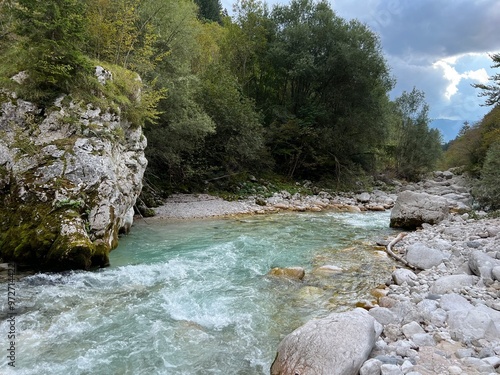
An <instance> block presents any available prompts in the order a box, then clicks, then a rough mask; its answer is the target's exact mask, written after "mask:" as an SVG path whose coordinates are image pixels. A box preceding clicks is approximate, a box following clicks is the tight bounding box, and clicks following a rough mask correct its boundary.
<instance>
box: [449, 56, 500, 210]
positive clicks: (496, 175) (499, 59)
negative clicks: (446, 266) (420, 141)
mask: <svg viewBox="0 0 500 375" xmlns="http://www.w3.org/2000/svg"><path fill="white" fill-rule="evenodd" d="M491 57H492V60H493V65H492V67H493V68H500V54H494V55H492V56H491ZM491 81H492V83H491V84H488V85H484V84H477V85H475V86H476V87H477V88H478V89H480V90H481V91H480V93H479V94H480V95H481V96H484V97H486V101H485V104H486V105H489V106H492V107H493V108H492V110H491V111H490V112H489V113H488V114H487V115H486V116H484V118H483V119H482V120H481V121H479V122H478V123H476V124H472V125H471V124H469V123H464V126H463V127H462V129H461V130H460V133H459V134H458V136H457V138H456V139H454V140H453V141H451V142H450V144H449V146H448V149H447V151H446V153H445V157H444V167H446V168H449V167H464V168H465V170H466V171H467V172H469V174H470V175H471V176H473V177H475V178H477V179H478V180H477V182H476V186H475V189H474V193H475V196H476V198H477V200H478V203H479V204H481V205H482V206H483V207H486V208H490V209H499V208H500V106H499V103H500V73H497V74H495V75H494V76H493V77H491Z"/></svg>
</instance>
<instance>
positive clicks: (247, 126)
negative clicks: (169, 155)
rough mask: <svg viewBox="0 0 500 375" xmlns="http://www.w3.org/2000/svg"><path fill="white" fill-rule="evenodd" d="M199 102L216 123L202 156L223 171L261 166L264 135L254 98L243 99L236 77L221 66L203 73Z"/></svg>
mask: <svg viewBox="0 0 500 375" xmlns="http://www.w3.org/2000/svg"><path fill="white" fill-rule="evenodd" d="M203 78H204V80H203V91H202V92H201V96H200V99H199V100H200V102H201V103H202V105H203V107H204V109H205V112H206V113H207V114H208V115H209V116H210V118H211V119H212V120H213V121H214V123H215V124H216V128H215V133H214V134H212V135H209V136H208V137H207V139H206V141H205V148H204V159H205V160H207V162H208V163H209V164H210V165H217V166H219V167H220V169H221V170H222V171H223V172H224V173H234V172H235V171H241V170H242V169H243V170H256V169H258V168H259V166H261V165H262V162H261V160H262V156H263V155H264V137H263V128H262V125H261V122H260V117H259V115H258V114H257V112H256V111H255V108H254V103H253V101H251V100H249V99H248V98H246V97H245V96H244V95H243V94H242V92H241V88H240V86H239V85H238V83H237V81H236V78H235V77H234V76H233V75H232V74H231V73H230V72H229V71H228V70H226V69H224V67H222V66H214V67H212V69H210V70H208V71H207V72H206V73H205V74H204V77H203Z"/></svg>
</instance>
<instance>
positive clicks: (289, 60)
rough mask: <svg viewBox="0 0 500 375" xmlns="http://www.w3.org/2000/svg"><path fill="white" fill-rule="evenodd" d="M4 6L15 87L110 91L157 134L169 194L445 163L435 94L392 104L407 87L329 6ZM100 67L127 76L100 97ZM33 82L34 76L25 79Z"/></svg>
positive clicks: (83, 93)
mask: <svg viewBox="0 0 500 375" xmlns="http://www.w3.org/2000/svg"><path fill="white" fill-rule="evenodd" d="M0 4H1V8H2V9H1V12H0V28H1V29H0V35H1V39H0V54H1V58H2V60H3V62H4V63H3V64H2V66H1V68H0V77H1V84H2V86H3V87H5V88H8V89H10V90H14V91H16V92H17V93H18V95H19V97H23V98H26V99H28V100H32V101H35V102H37V103H39V104H41V105H45V106H50V105H51V103H52V102H53V101H54V99H55V98H57V97H59V96H60V95H61V94H71V95H72V97H73V98H76V99H79V100H83V101H85V100H88V98H89V96H93V98H94V99H95V98H96V97H97V98H98V97H99V95H98V94H99V90H107V91H108V92H107V95H108V97H109V96H111V97H112V98H114V100H115V102H116V103H119V104H120V106H121V107H125V108H127V110H126V113H125V115H126V116H128V117H129V118H130V119H132V120H133V121H134V122H136V123H139V124H142V125H143V126H144V129H145V133H146V136H147V138H148V149H147V157H148V160H149V167H148V170H147V177H146V181H147V184H148V185H149V186H152V187H154V188H155V190H158V191H164V192H172V191H193V190H200V189H203V188H205V187H206V185H205V183H206V181H219V182H230V181H231V180H232V179H245V178H246V176H247V175H248V174H253V175H256V176H257V177H259V176H264V175H266V176H270V175H272V176H280V178H285V179H290V180H293V179H310V180H315V181H321V180H323V181H325V180H330V181H343V180H349V179H353V178H355V177H356V176H359V175H370V174H375V173H378V172H381V171H384V172H387V171H389V172H391V173H393V174H394V175H398V176H400V177H404V178H407V179H416V178H418V177H419V175H420V174H421V173H424V172H426V171H428V170H429V169H431V168H433V167H434V165H435V162H436V160H437V159H438V157H439V156H440V142H441V139H440V134H439V132H438V131H436V130H430V129H429V127H428V124H429V118H428V111H429V109H428V106H427V104H426V103H425V98H424V95H423V93H422V92H421V91H419V90H418V89H414V90H413V91H412V92H409V93H408V92H405V93H403V95H402V96H401V97H399V98H397V99H396V100H395V101H390V99H389V95H388V93H389V91H390V90H391V89H392V87H393V85H394V79H393V78H392V77H391V73H390V67H389V66H387V63H386V61H385V59H384V56H383V54H382V49H381V45H380V41H379V38H378V36H377V35H376V34H374V33H373V32H372V31H371V30H370V29H368V27H367V26H366V25H364V24H362V23H360V22H358V21H356V20H352V21H346V20H344V19H342V18H340V17H338V16H337V15H336V14H335V12H334V10H333V9H332V8H331V6H330V5H329V3H328V2H326V1H312V0H292V1H291V2H290V3H289V4H287V5H278V6H275V7H273V8H272V9H270V8H269V7H267V6H266V5H265V4H263V3H262V2H260V1H257V0H241V1H239V2H237V3H236V4H235V11H234V16H232V17H229V16H227V15H226V14H224V13H225V12H223V11H222V9H221V6H220V3H219V2H218V0H196V1H195V2H193V1H192V0H85V1H81V0H58V1H43V2H40V1H37V0H17V1H14V0H3V1H1V2H0ZM96 65H102V66H104V67H105V68H107V69H110V70H111V71H116V72H119V74H118V75H120V74H121V75H122V76H123V79H115V80H114V81H113V83H111V84H110V85H108V86H107V87H106V88H105V89H103V88H101V87H99V86H98V85H97V83H96V82H97V80H96V78H95V77H94V75H93V69H94V67H95V66H96ZM19 72H25V74H26V77H27V79H25V80H23V81H22V82H19V81H13V80H11V77H12V76H14V75H15V74H17V73H19ZM132 72H134V73H137V74H139V76H140V77H141V81H140V82H139V83H137V84H141V85H143V87H142V92H141V100H140V102H139V104H137V102H136V101H135V100H133V98H131V97H130V95H129V94H128V93H131V92H134V90H133V89H131V87H129V86H130V85H131V82H132V84H135V83H133V82H136V81H137V79H133V77H134V76H133V74H134V73H132ZM127 77H128V78H127ZM130 77H132V79H131V78H130ZM118 78H119V77H118Z"/></svg>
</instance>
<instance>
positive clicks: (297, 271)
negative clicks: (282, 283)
mask: <svg viewBox="0 0 500 375" xmlns="http://www.w3.org/2000/svg"><path fill="white" fill-rule="evenodd" d="M305 274H306V272H305V271H304V269H303V268H302V267H287V268H279V267H275V268H273V269H271V271H269V273H268V275H269V276H274V277H285V278H287V279H296V280H302V279H303V278H304V276H305Z"/></svg>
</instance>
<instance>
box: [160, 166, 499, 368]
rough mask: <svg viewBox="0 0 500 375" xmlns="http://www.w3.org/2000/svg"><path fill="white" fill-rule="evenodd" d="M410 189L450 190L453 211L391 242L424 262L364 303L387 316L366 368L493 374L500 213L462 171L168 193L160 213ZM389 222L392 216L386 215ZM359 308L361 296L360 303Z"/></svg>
mask: <svg viewBox="0 0 500 375" xmlns="http://www.w3.org/2000/svg"><path fill="white" fill-rule="evenodd" d="M405 190H411V191H418V192H426V193H429V194H431V195H436V196H441V197H445V198H446V199H448V200H449V202H450V208H451V214H450V216H449V219H448V220H445V221H443V222H441V223H439V224H437V225H425V224H424V225H423V227H422V228H421V229H419V230H417V231H414V232H409V233H407V235H406V236H405V237H404V239H403V240H401V241H400V242H399V243H397V244H396V245H395V246H394V248H393V251H395V252H396V253H397V254H398V255H400V256H402V257H403V258H405V259H407V260H408V259H409V260H411V262H410V263H414V265H416V266H417V268H419V270H418V271H415V270H410V269H408V268H407V267H405V266H404V265H403V264H399V263H398V262H395V267H396V268H397V269H396V271H395V272H394V273H393V275H392V279H391V280H388V281H387V283H386V285H385V286H381V287H380V288H378V289H377V290H375V291H374V296H376V297H374V299H373V300H372V301H366V305H365V306H364V307H365V308H366V309H367V310H369V314H370V315H371V316H372V317H374V318H375V319H376V320H377V321H378V322H379V323H381V324H382V326H383V330H382V333H381V335H380V337H379V338H378V340H377V341H376V344H375V346H374V348H373V351H372V353H371V355H370V357H369V360H368V361H366V362H365V364H364V365H363V367H362V369H361V374H363V375H378V374H410V375H418V374H421V375H430V374H443V375H445V374H450V375H453V374H492V373H498V372H499V371H500V370H499V369H500V302H499V297H500V260H499V259H500V219H487V218H478V217H483V216H484V213H479V215H478V216H475V217H476V218H474V219H473V218H471V215H470V214H469V213H468V212H467V211H468V210H470V204H471V202H472V200H471V197H470V194H469V189H468V187H467V183H466V181H465V179H463V178H462V177H461V176H454V175H449V174H446V173H444V174H443V173H437V174H436V175H435V176H434V178H432V179H429V180H426V181H422V182H420V183H418V184H408V185H402V186H400V187H398V188H397V189H395V190H394V192H391V193H387V192H383V191H377V190H375V191H373V192H370V193H368V192H366V193H361V194H343V195H338V196H332V195H330V194H329V193H325V192H320V193H319V194H317V195H314V196H301V195H299V194H295V195H291V194H289V193H287V192H285V191H283V192H280V193H275V194H274V195H273V196H272V197H268V198H262V197H250V198H249V199H246V200H241V201H235V202H228V201H224V200H222V199H220V198H216V197H213V196H209V195H178V196H172V197H170V198H169V199H168V200H167V201H166V202H165V204H164V205H163V206H161V207H159V208H157V209H156V213H157V218H162V219H190V218H204V217H215V216H235V215H246V214H267V213H272V212H279V211H284V210H289V211H318V212H319V211H323V210H335V211H346V212H358V211H359V212H360V211H365V210H375V211H377V210H379V211H382V210H389V209H391V208H392V206H393V205H394V202H395V200H396V197H397V194H398V193H399V192H401V191H405ZM388 225H389V223H388ZM353 308H354V306H353Z"/></svg>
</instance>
